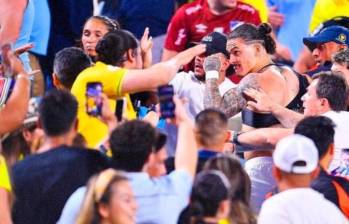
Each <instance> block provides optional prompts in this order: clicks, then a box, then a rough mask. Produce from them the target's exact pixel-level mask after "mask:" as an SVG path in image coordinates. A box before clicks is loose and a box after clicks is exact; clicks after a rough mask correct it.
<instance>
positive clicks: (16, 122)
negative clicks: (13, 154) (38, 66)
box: [0, 52, 30, 134]
mask: <svg viewBox="0 0 349 224" xmlns="http://www.w3.org/2000/svg"><path fill="white" fill-rule="evenodd" d="M8 58H9V61H10V64H11V67H12V70H13V72H14V74H15V75H16V77H17V78H16V84H15V86H14V88H13V92H12V94H11V96H10V98H9V99H8V101H7V103H6V105H5V106H4V107H3V108H2V109H1V110H0V124H1V125H0V134H4V133H6V132H10V131H13V130H15V129H16V128H18V127H19V126H20V125H21V124H22V122H23V120H24V118H25V115H26V113H27V109H28V102H29V90H30V80H29V75H28V74H27V73H26V72H25V71H24V68H23V65H22V63H21V61H20V60H19V59H18V58H17V57H16V56H15V55H14V53H13V52H9V53H8Z"/></svg>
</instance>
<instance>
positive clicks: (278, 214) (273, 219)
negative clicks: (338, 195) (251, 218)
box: [258, 188, 348, 224]
mask: <svg viewBox="0 0 349 224" xmlns="http://www.w3.org/2000/svg"><path fill="white" fill-rule="evenodd" d="M270 223H277V224H286V223H288V224H334V223H336V224H344V223H346V224H347V223H348V220H347V219H346V218H345V217H344V215H343V214H342V212H341V211H340V210H339V209H338V208H337V207H336V206H335V205H334V204H333V203H332V202H330V201H328V200H327V199H325V198H324V196H323V195H322V194H320V193H319V192H317V191H315V190H313V189H311V188H294V189H289V190H286V191H283V192H280V193H278V194H276V195H274V196H273V197H271V198H269V199H267V200H266V201H265V202H264V203H263V205H262V209H261V212H260V214H259V217H258V224H270Z"/></svg>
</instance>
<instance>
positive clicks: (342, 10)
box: [309, 0, 349, 33]
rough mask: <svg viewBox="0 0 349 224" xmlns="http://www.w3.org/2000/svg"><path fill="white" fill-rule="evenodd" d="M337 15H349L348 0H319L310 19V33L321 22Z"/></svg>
mask: <svg viewBox="0 0 349 224" xmlns="http://www.w3.org/2000/svg"><path fill="white" fill-rule="evenodd" d="M337 16H349V1H348V0H317V1H316V3H315V6H314V10H313V15H312V16H311V20H310V27H309V31H310V33H313V32H314V30H315V29H316V28H317V27H318V26H319V25H320V24H321V23H323V22H325V21H326V20H329V19H332V18H334V17H337Z"/></svg>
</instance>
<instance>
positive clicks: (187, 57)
mask: <svg viewBox="0 0 349 224" xmlns="http://www.w3.org/2000/svg"><path fill="white" fill-rule="evenodd" d="M205 52H206V45H205V44H198V45H196V46H195V47H191V48H189V49H187V50H185V51H182V52H180V53H179V54H177V55H176V56H175V57H174V59H175V60H176V63H177V64H178V65H179V66H182V65H186V64H188V63H189V62H191V61H192V60H193V59H194V57H195V56H198V55H200V54H203V53H205Z"/></svg>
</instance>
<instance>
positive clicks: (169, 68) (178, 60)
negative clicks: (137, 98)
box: [121, 44, 206, 93]
mask: <svg viewBox="0 0 349 224" xmlns="http://www.w3.org/2000/svg"><path fill="white" fill-rule="evenodd" d="M205 51H206V45H203V44H200V45H197V46H195V47H192V48H189V49H187V50H185V51H183V52H181V53H179V54H177V55H176V56H175V57H174V58H172V59H170V60H169V61H166V62H161V63H158V64H155V65H153V66H151V67H149V68H147V69H144V70H129V71H128V72H127V74H126V75H125V77H124V80H123V83H122V87H121V91H122V93H132V92H140V91H146V90H151V89H154V88H156V87H158V86H160V85H165V84H167V83H169V82H170V80H172V78H173V77H174V75H175V74H176V73H177V71H178V70H179V69H180V67H181V66H183V65H186V64H188V63H189V62H190V61H191V60H192V59H193V58H194V57H195V56H197V55H200V54H202V53H204V52H205Z"/></svg>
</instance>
